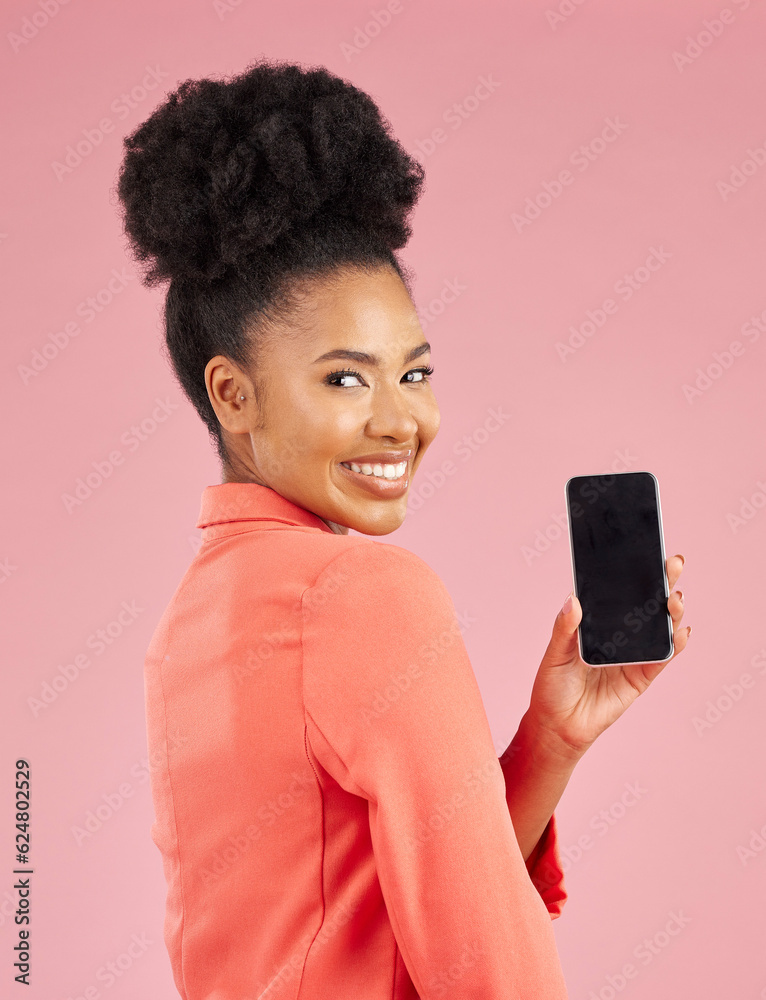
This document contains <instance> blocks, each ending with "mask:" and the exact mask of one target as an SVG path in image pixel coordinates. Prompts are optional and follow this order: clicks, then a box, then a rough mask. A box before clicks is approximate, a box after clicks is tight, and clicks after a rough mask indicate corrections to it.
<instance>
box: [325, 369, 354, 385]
mask: <svg viewBox="0 0 766 1000" xmlns="http://www.w3.org/2000/svg"><path fill="white" fill-rule="evenodd" d="M361 377H362V376H361V375H360V374H359V372H352V371H343V372H333V373H332V375H328V376H327V383H328V384H329V385H338V382H337V380H338V379H345V378H358V379H361ZM340 388H341V389H345V388H353V386H345V385H341V386H340Z"/></svg>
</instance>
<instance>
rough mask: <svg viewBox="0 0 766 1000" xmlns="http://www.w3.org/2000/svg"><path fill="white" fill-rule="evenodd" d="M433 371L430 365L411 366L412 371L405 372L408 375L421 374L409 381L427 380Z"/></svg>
mask: <svg viewBox="0 0 766 1000" xmlns="http://www.w3.org/2000/svg"><path fill="white" fill-rule="evenodd" d="M433 373H434V370H433V368H432V367H431V366H430V365H429V366H428V367H426V368H413V369H412V371H409V372H407V374H408V375H420V376H421V377H420V378H418V379H412V380H410V381H414V382H427V381H428V380H429V378H430V377H431V376H432V375H433Z"/></svg>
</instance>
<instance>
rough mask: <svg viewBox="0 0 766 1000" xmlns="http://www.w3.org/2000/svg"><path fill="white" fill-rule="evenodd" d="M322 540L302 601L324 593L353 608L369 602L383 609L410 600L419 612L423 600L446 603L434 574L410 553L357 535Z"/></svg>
mask: <svg viewBox="0 0 766 1000" xmlns="http://www.w3.org/2000/svg"><path fill="white" fill-rule="evenodd" d="M326 537H327V540H328V543H327V544H325V545H324V546H323V547H322V548H323V551H322V552H321V558H320V559H319V560H318V562H317V565H316V567H315V569H316V578H315V583H314V584H313V586H312V587H311V588H309V591H310V593H309V594H307V595H306V601H307V602H308V601H311V599H312V597H314V598H315V597H316V595H317V594H328V593H333V594H335V593H337V594H338V595H339V597H338V600H339V601H341V602H342V601H343V600H344V599H345V600H347V601H349V602H352V603H353V604H355V605H357V606H358V604H359V603H360V602H364V601H365V600H371V601H372V600H374V601H376V602H377V603H379V604H380V605H385V606H387V607H389V608H391V607H394V606H401V605H402V604H411V603H412V602H413V601H417V602H418V603H419V604H420V606H421V608H422V606H423V604H424V603H425V602H427V601H429V600H437V601H444V600H445V599H446V600H449V595H448V594H447V591H446V588H445V586H444V583H443V582H442V580H441V577H440V576H439V575H438V573H437V572H436V570H434V569H433V568H432V567H431V566H430V565H429V564H428V563H427V562H426V560H425V559H423V558H422V557H421V556H419V555H418V554H417V553H415V552H412V551H411V550H410V549H406V548H404V547H403V546H401V545H396V544H394V543H393V542H382V541H378V540H377V539H372V538H365V537H362V536H357V535H354V536H349V535H340V536H335V539H333V538H332V537H330V536H326Z"/></svg>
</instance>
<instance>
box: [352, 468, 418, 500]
mask: <svg viewBox="0 0 766 1000" xmlns="http://www.w3.org/2000/svg"><path fill="white" fill-rule="evenodd" d="M392 464H395V463H392ZM338 468H339V469H341V470H342V471H343V473H344V474H345V475H346V476H348V477H349V478H350V480H351V481H352V482H353V483H355V484H356V485H357V486H358V487H359V488H360V489H363V490H366V491H367V492H368V493H370V494H372V496H375V497H382V498H384V499H388V500H396V499H397V498H398V497H400V496H403V495H404V494H405V493H406V492H407V488H408V487H409V485H410V464H409V462H408V463H407V468H406V469H405V472H404V475H403V476H400V477H399V478H398V479H385V478H384V477H383V476H366V475H365V474H364V473H363V472H354V470H353V469H347V468H346V466H345V465H342V464H341V463H338Z"/></svg>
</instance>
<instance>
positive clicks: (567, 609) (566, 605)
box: [561, 591, 574, 615]
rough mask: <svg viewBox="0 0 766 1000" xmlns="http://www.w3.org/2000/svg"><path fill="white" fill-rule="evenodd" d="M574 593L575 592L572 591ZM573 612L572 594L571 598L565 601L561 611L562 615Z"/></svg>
mask: <svg viewBox="0 0 766 1000" xmlns="http://www.w3.org/2000/svg"><path fill="white" fill-rule="evenodd" d="M572 593H574V591H572ZM571 610H572V594H570V595H569V597H567V599H566V600H565V601H564V606H563V607H562V609H561V613H562V615H568V614H569V612H570V611H571Z"/></svg>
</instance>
